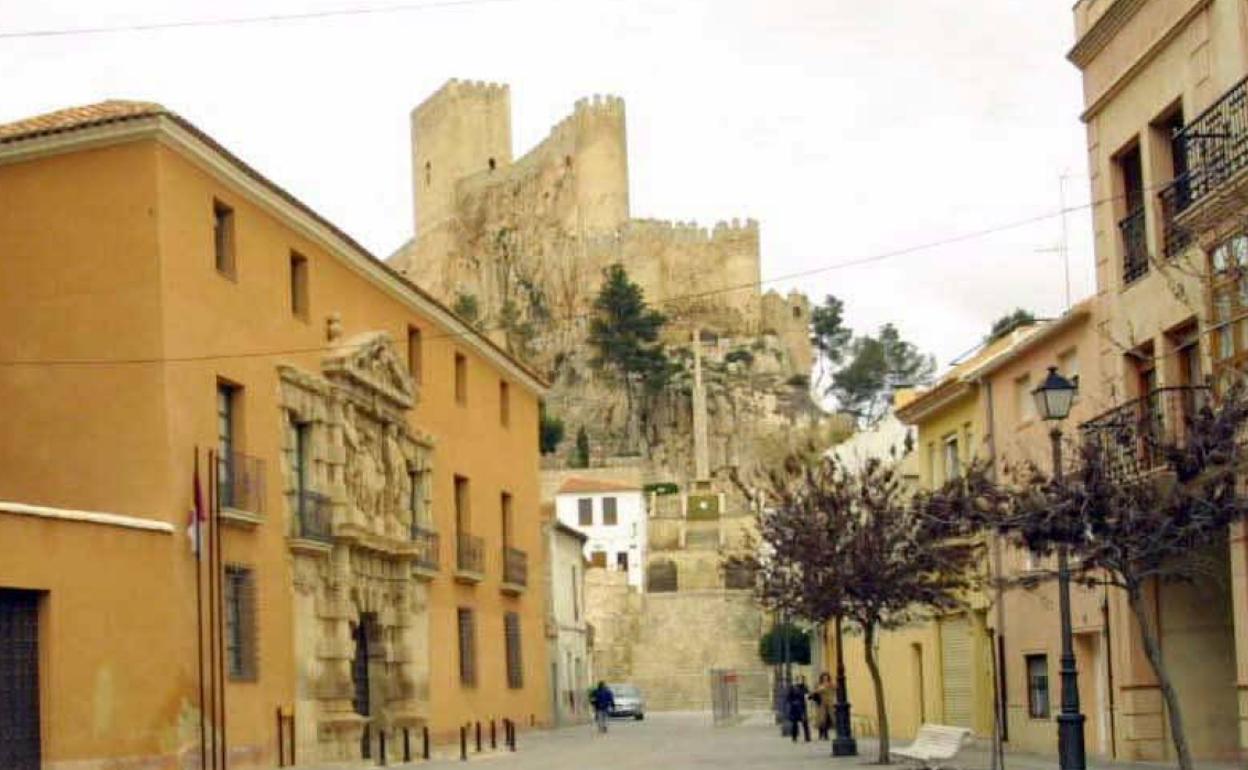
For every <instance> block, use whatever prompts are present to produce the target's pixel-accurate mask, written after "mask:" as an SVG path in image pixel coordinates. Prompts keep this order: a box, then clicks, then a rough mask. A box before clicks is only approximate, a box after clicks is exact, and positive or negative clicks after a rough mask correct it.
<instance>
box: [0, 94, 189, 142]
mask: <svg viewBox="0 0 1248 770" xmlns="http://www.w3.org/2000/svg"><path fill="white" fill-rule="evenodd" d="M153 115H172V113H171V112H169V110H167V109H165V108H164V107H163V106H161V105H159V104H156V103H155V102H132V101H125V100H123V99H109V100H108V101H106V102H99V103H97V104H88V105H85V106H83V107H68V108H66V109H63V110H57V111H56V112H48V113H45V114H43V115H35V116H34V117H31V118H23V119H21V120H17V121H14V122H12V123H3V124H0V142H12V141H16V140H18V139H27V138H30V137H34V136H43V135H45V134H57V133H60V132H62V131H73V130H74V129H78V128H86V127H88V126H98V125H101V124H104V123H115V122H118V121H122V120H130V119H132V118H147V117H151V116H153Z"/></svg>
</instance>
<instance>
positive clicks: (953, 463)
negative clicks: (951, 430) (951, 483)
mask: <svg viewBox="0 0 1248 770" xmlns="http://www.w3.org/2000/svg"><path fill="white" fill-rule="evenodd" d="M943 444H944V446H943V452H944V453H943V455H942V459H943V461H944V464H943V466H942V470H943V471H944V474H945V475H944V478H943V479H942V480H943V481H948V480H949V479H956V478H957V477H958V476H960V475H962V465H961V463H962V458H961V457H960V456H959V455H958V437H957V435H956V434H951V435H948V436H945V438H944V441H943Z"/></svg>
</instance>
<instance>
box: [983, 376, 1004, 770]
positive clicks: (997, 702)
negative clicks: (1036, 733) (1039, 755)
mask: <svg viewBox="0 0 1248 770" xmlns="http://www.w3.org/2000/svg"><path fill="white" fill-rule="evenodd" d="M976 383H977V384H978V386H979V388H980V389H981V390H982V391H983V392H984V411H985V415H984V421H985V425H986V426H987V429H986V430H985V432H984V434H985V435H984V437H985V439H986V440H987V444H988V477H989V478H990V479H992V480H993V481H994V482H995V481H997V423H996V411H995V410H994V408H993V406H994V404H993V400H992V383H991V382H990V381H988V380H985V379H984V378H983V377H980V378H978V379H977V380H976ZM990 565H991V566H990V569H991V572H992V576H993V577H994V583H995V584H996V585H995V586H994V587H993V591H994V594H995V596H994V604H995V605H996V607H995V608H994V609H995V614H996V629H995V633H993V634H992V635H991V636H990V637H989V638H990V640H991V641H992V643H993V644H992V646H993V650H992V654H993V655H994V656H995V657H994V660H993V663H994V665H993V667H992V668H993V671H992V678H993V682H992V683H993V688H992V690H993V692H992V694H993V704H992V714H993V731H992V744H993V745H992V763H991V768H992V770H998V768H1002V767H1004V766H1005V745H1004V744H1005V743H1006V742H1007V741H1009V739H1010V728H1009V722H1008V719H1007V714H1006V706H1005V699H1006V689H1005V601H1004V599H1005V592H1004V590H1003V589H1002V587H1001V576H1002V573H1003V572H1004V569H1003V567H1004V561H1003V554H1002V552H1001V537H1000V535H998V534H997V533H996V532H994V533H992V558H991V560H990Z"/></svg>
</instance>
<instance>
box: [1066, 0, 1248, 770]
mask: <svg viewBox="0 0 1248 770" xmlns="http://www.w3.org/2000/svg"><path fill="white" fill-rule="evenodd" d="M1074 16H1075V32H1076V42H1075V45H1074V47H1073V49H1072V50H1071V51H1070V54H1069V56H1070V59H1071V61H1072V62H1074V63H1075V65H1076V66H1078V67H1079V69H1080V71H1081V72H1082V74H1083V86H1084V105H1085V106H1084V112H1083V115H1082V118H1083V121H1084V122H1085V123H1086V125H1087V141H1088V161H1089V168H1090V175H1091V192H1092V198H1093V200H1094V205H1093V212H1092V214H1093V221H1094V228H1095V234H1096V241H1095V246H1096V273H1097V308H1096V316H1097V317H1096V330H1097V335H1096V336H1097V345H1098V346H1099V362H1100V376H1101V378H1102V382H1101V384H1100V390H1101V391H1102V392H1103V393H1105V394H1106V395H1107V397H1108V399H1109V400H1111V401H1112V402H1114V403H1115V404H1117V406H1115V407H1114V408H1112V409H1109V410H1107V411H1106V412H1104V413H1103V414H1101V415H1098V416H1094V417H1093V418H1092V419H1091V420H1089V421H1087V422H1085V423H1084V424H1083V426H1082V431H1083V434H1084V436H1085V437H1090V438H1093V439H1096V437H1097V436H1106V437H1107V436H1110V435H1116V436H1118V437H1119V441H1120V445H1121V446H1123V447H1124V449H1123V457H1122V461H1123V463H1124V464H1125V465H1126V467H1127V468H1128V469H1129V470H1131V471H1132V472H1148V471H1149V470H1150V469H1151V467H1152V466H1153V465H1155V464H1156V461H1157V459H1156V458H1154V457H1150V456H1149V454H1148V451H1147V449H1146V448H1145V447H1146V445H1147V444H1146V442H1144V441H1142V440H1140V441H1135V442H1121V436H1122V435H1124V434H1123V431H1128V432H1129V431H1132V430H1136V431H1140V430H1150V431H1176V430H1181V428H1182V424H1183V416H1184V414H1185V412H1186V411H1187V410H1190V409H1191V408H1192V407H1193V406H1194V405H1195V404H1197V403H1199V399H1200V398H1202V397H1203V394H1204V392H1205V391H1204V390H1203V388H1204V386H1207V385H1214V386H1221V385H1224V384H1225V383H1226V382H1227V381H1228V380H1229V378H1230V377H1232V376H1235V375H1236V374H1237V373H1238V372H1239V371H1240V370H1241V369H1242V364H1243V362H1244V360H1245V358H1246V356H1245V350H1248V317H1246V316H1248V295H1246V294H1245V293H1244V291H1243V289H1244V288H1246V287H1245V284H1244V283H1243V281H1242V279H1240V278H1239V271H1238V270H1237V268H1239V267H1241V266H1243V265H1245V264H1248V237H1246V236H1245V229H1244V228H1245V225H1246V224H1248V222H1246V221H1245V218H1244V214H1245V212H1246V210H1248V206H1246V204H1245V198H1244V194H1245V192H1248V173H1246V172H1245V166H1248V85H1246V84H1245V74H1248V6H1245V4H1244V3H1243V2H1240V0H1150V1H1148V2H1146V1H1145V0H1081V1H1080V2H1078V3H1077V4H1076V5H1075V8H1074ZM1219 551H1220V552H1219V553H1218V554H1217V555H1218V556H1219V557H1221V559H1222V561H1223V563H1224V566H1223V571H1224V574H1223V577H1224V579H1222V580H1211V581H1208V582H1207V583H1205V584H1201V585H1190V586H1170V585H1166V586H1160V587H1156V588H1155V596H1154V605H1155V607H1156V610H1155V612H1156V616H1155V617H1154V622H1155V623H1157V625H1158V627H1159V628H1160V629H1161V635H1162V647H1163V650H1164V654H1165V656H1166V658H1167V662H1168V665H1170V666H1172V667H1173V671H1172V673H1173V674H1174V677H1175V679H1176V681H1177V683H1178V687H1179V695H1180V698H1181V702H1182V704H1183V708H1184V712H1185V713H1184V717H1185V721H1186V725H1187V730H1188V732H1189V735H1188V737H1189V739H1190V740H1191V742H1192V749H1193V753H1194V754H1195V755H1196V757H1197V758H1210V759H1213V758H1223V759H1226V758H1233V757H1236V756H1238V755H1239V753H1240V752H1241V750H1242V748H1243V747H1244V746H1245V745H1248V730H1246V729H1245V728H1246V726H1248V722H1246V721H1245V720H1246V719H1248V604H1246V602H1248V585H1246V583H1245V572H1246V564H1248V560H1246V559H1245V545H1244V539H1243V536H1242V533H1241V532H1239V531H1235V532H1232V533H1230V536H1229V538H1228V546H1227V548H1226V549H1225V550H1221V549H1219ZM1109 608H1110V609H1109V611H1110V613H1111V614H1113V613H1115V612H1117V613H1123V612H1125V610H1123V609H1121V608H1118V609H1115V605H1114V604H1113V602H1111V603H1110V605H1109ZM1129 623H1130V618H1129V617H1127V616H1125V615H1124V616H1123V617H1121V618H1118V619H1117V622H1114V619H1112V618H1111V625H1112V626H1114V627H1120V628H1123V629H1128V628H1130V624H1129ZM1126 641H1134V640H1132V639H1131V638H1130V637H1128V639H1127V640H1126ZM1111 657H1112V662H1113V666H1114V677H1115V685H1116V690H1117V693H1118V696H1119V700H1118V701H1117V702H1116V704H1115V706H1114V714H1115V717H1116V718H1115V720H1114V726H1113V729H1114V745H1113V750H1114V753H1115V755H1116V756H1119V757H1122V758H1127V759H1168V758H1170V757H1171V755H1172V749H1171V747H1170V735H1169V733H1168V727H1167V722H1166V719H1165V714H1164V711H1163V706H1162V698H1161V694H1160V691H1159V688H1158V686H1157V683H1156V681H1155V679H1154V677H1153V676H1152V673H1151V670H1150V669H1149V667H1148V664H1147V662H1146V661H1145V659H1144V655H1143V652H1142V650H1141V648H1140V646H1139V644H1138V643H1127V644H1123V645H1121V646H1119V647H1117V649H1116V651H1115V653H1114V655H1113V656H1111ZM1082 665H1083V664H1082V663H1081V666H1082Z"/></svg>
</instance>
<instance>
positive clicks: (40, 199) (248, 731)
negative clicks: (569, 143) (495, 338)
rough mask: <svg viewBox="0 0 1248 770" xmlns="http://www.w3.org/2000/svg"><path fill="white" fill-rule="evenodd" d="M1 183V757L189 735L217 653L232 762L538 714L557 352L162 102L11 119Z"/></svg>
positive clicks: (142, 763)
mask: <svg viewBox="0 0 1248 770" xmlns="http://www.w3.org/2000/svg"><path fill="white" fill-rule="evenodd" d="M0 191H3V193H2V194H3V200H4V205H3V206H2V207H0V255H2V258H0V319H2V322H3V326H4V328H5V330H6V333H5V335H4V336H3V338H2V339H0V403H4V405H5V431H4V434H3V437H2V438H0V679H3V680H4V681H5V683H6V686H8V687H11V688H12V689H13V691H14V692H15V693H16V695H15V697H18V698H23V699H25V700H26V702H27V703H28V704H29V708H24V709H19V710H16V711H14V710H8V709H6V710H3V711H0V736H5V737H4V742H0V760H3V761H0V764H4V766H5V767H8V768H21V769H23V770H24V768H27V767H33V768H42V770H56V769H57V768H69V767H73V768H75V770H78V769H82V770H88V769H89V768H96V767H109V768H131V767H134V768H137V767H144V768H165V767H169V768H172V767H182V766H184V763H186V762H198V759H199V757H198V755H199V752H200V742H201V741H200V736H201V724H204V720H201V714H203V712H202V711H201V698H200V694H199V693H200V689H201V681H204V688H205V689H206V690H207V691H208V692H210V693H212V692H214V691H221V690H223V692H218V694H219V695H221V697H223V698H224V705H225V708H224V713H225V719H224V723H223V724H220V725H219V726H218V727H219V730H218V731H216V732H214V731H213V730H212V729H211V728H210V727H208V726H207V725H206V726H205V732H206V733H207V734H208V735H209V737H210V739H211V737H212V736H214V735H215V736H216V738H217V739H218V741H217V745H218V746H220V745H223V744H224V745H226V746H228V754H229V758H230V766H231V767H247V766H257V767H271V766H274V765H277V764H279V763H289V762H290V760H291V758H292V757H294V758H295V759H297V760H298V762H299V763H306V762H314V761H318V760H328V759H352V758H354V759H358V758H359V757H360V756H361V755H362V754H365V753H368V754H371V755H372V756H373V757H374V758H375V757H377V755H378V753H379V752H380V751H381V746H382V741H383V740H384V741H385V743H386V744H387V748H388V752H389V757H390V759H391V761H394V760H395V759H396V758H401V753H402V746H403V733H404V730H405V729H406V730H408V731H409V732H408V735H409V736H410V739H411V740H410V743H411V746H412V747H413V750H416V747H418V742H419V733H420V728H422V727H425V726H428V727H429V728H431V730H432V732H433V735H434V738H435V740H437V739H441V740H447V739H450V738H451V737H452V736H453V735H455V734H457V730H458V726H459V725H461V724H464V723H466V722H468V721H475V720H487V719H489V718H504V717H506V718H510V719H513V720H515V721H516V722H518V723H519V724H521V725H522V726H526V725H529V724H532V723H545V722H546V721H547V720H548V716H549V708H550V697H549V688H548V684H547V681H546V676H547V671H548V667H547V663H546V640H545V638H544V635H543V622H544V617H543V611H542V600H541V597H540V596H537V595H535V594H536V589H534V590H533V591H530V590H529V588H528V586H527V582H528V581H527V574H530V573H531V574H539V573H538V571H539V570H541V569H543V568H544V567H543V565H542V564H541V558H542V557H541V553H542V548H541V537H542V536H541V529H540V521H539V515H538V472H537V471H538V445H537V419H538V417H537V412H538V399H539V398H540V397H541V396H542V394H543V392H544V387H545V385H544V383H543V382H542V381H541V380H540V379H539V378H538V377H537V376H535V375H534V374H533V373H531V372H530V371H529V370H527V369H525V368H524V367H523V366H521V365H520V364H518V363H517V362H516V361H514V360H512V359H511V358H509V357H508V356H507V355H505V354H504V353H503V352H502V351H501V350H500V349H499V348H497V347H496V346H495V345H493V344H492V343H491V342H490V341H489V340H487V339H486V338H484V337H483V336H481V335H480V334H478V333H477V332H475V331H474V330H473V329H471V328H469V327H468V326H466V325H465V324H464V323H462V322H461V321H459V320H458V319H457V318H455V317H454V316H453V314H451V313H450V312H449V311H447V310H446V308H444V307H443V306H441V305H440V304H438V303H437V302H436V301H434V300H433V299H432V298H430V297H429V296H428V295H426V294H425V293H423V292H422V291H421V290H420V289H418V288H416V287H415V286H414V285H412V284H410V283H408V282H407V281H406V280H404V279H403V278H402V277H400V276H399V275H397V274H396V273H394V272H393V271H391V270H390V269H388V268H387V267H385V266H384V265H383V264H382V263H381V262H380V261H378V260H377V259H375V258H374V257H373V256H372V255H370V254H368V253H367V252H366V251H365V250H364V249H362V248H361V247H360V246H359V245H358V244H357V243H355V242H354V241H353V240H351V239H350V238H349V237H348V236H347V235H345V234H344V233H343V232H342V231H340V230H339V229H337V228H336V227H334V226H333V225H332V224H331V223H330V222H328V221H326V220H325V219H324V218H322V217H321V216H319V215H318V214H316V213H315V212H314V211H312V210H311V209H309V208H308V207H307V206H305V205H304V204H302V203H300V202H299V201H298V200H296V199H295V198H294V197H292V196H291V195H290V194H288V193H286V192H285V191H283V190H282V189H281V188H279V187H278V186H277V185H275V184H274V183H272V182H271V181H269V180H267V179H266V178H264V177H263V176H261V175H260V174H259V173H258V172H257V171H256V170H255V169H253V168H251V167H250V166H248V165H246V164H245V163H244V162H243V161H241V160H240V159H238V158H237V157H235V156H234V155H232V154H231V153H230V152H229V151H228V150H226V149H225V148H223V147H221V146H220V145H219V144H217V143H216V142H215V141H213V140H212V139H211V138H210V137H209V136H207V135H206V134H205V133H203V132H202V131H200V130H199V129H198V128H196V127H195V126H193V125H191V124H190V123H188V122H187V121H186V120H184V119H182V118H180V117H178V116H177V115H175V114H173V113H171V112H169V111H168V110H166V109H164V108H163V107H161V106H159V105H155V104H146V103H135V102H106V103H102V104H98V105H93V106H90V107H84V108H77V109H72V110H65V111H61V112H57V113H52V114H50V115H45V116H40V117H37V118H32V119H29V120H24V121H20V122H17V123H12V124H8V125H4V126H0ZM209 451H212V452H213V454H214V457H215V459H214V460H213V461H212V462H211V463H210V462H209V454H208V453H209ZM196 460H198V465H199V469H200V477H201V479H202V484H203V487H204V489H205V492H206V493H208V492H211V493H212V494H211V498H213V499H215V501H216V505H215V506H214V507H219V508H220V521H221V529H222V541H223V544H222V548H221V558H222V561H223V567H224V568H223V570H222V571H223V573H224V574H223V579H222V580H221V583H220V590H221V594H220V595H219V600H218V602H217V604H218V605H219V607H220V610H221V611H222V612H221V614H220V615H218V617H222V618H224V622H222V623H219V624H217V625H218V626H219V627H220V629H221V633H220V639H219V642H218V644H219V645H220V647H219V653H218V659H219V660H221V661H222V665H221V666H219V668H220V672H221V673H220V676H221V679H223V680H224V685H223V687H219V688H218V687H214V686H213V684H212V678H211V677H208V678H205V677H204V676H203V673H202V672H203V671H204V669H205V667H206V666H208V659H207V653H206V652H205V653H202V654H203V658H202V661H201V660H197V652H198V651H199V650H200V649H201V648H206V647H209V646H211V645H207V641H208V639H209V638H211V637H210V635H209V634H208V633H207V632H206V631H205V632H202V636H200V634H201V632H200V631H198V630H197V626H198V625H199V624H198V623H197V614H196V606H197V603H196V595H197V580H196V574H197V571H196V567H197V565H201V564H202V563H201V562H197V560H196V558H195V556H193V555H192V550H191V548H190V539H189V537H188V534H187V528H186V524H187V520H188V509H189V508H190V506H191V504H192V499H193V487H194V483H193V469H194V465H195V461H196ZM214 481H215V484H214ZM207 582H208V583H211V582H212V581H207ZM214 588H216V585H214ZM205 590H207V589H205ZM204 598H205V599H206V598H207V594H206V593H205V595H204ZM202 618H203V619H204V620H207V619H208V616H207V614H206V613H205V615H203V616H202ZM205 680H206V681H205ZM218 702H220V701H218ZM213 713H214V710H212V709H209V710H208V714H207V715H206V721H207V722H208V723H209V724H210V723H211V722H212V714H213ZM383 736H384V738H383ZM6 752H7V754H6ZM292 752H293V753H292Z"/></svg>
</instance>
